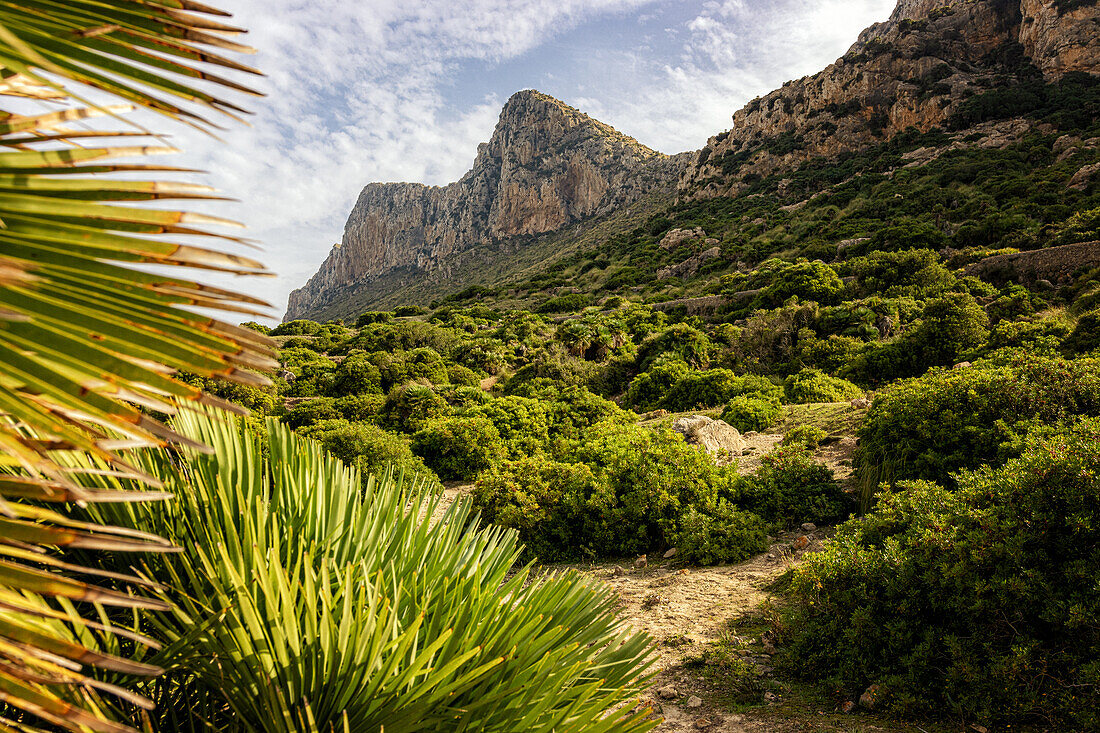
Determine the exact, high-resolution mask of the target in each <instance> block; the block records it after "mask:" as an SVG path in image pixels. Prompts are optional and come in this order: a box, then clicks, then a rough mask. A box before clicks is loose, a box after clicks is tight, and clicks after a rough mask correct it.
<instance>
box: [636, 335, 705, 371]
mask: <svg viewBox="0 0 1100 733" xmlns="http://www.w3.org/2000/svg"><path fill="white" fill-rule="evenodd" d="M712 348H713V346H712V344H711V342H710V339H709V338H707V335H706V334H705V333H703V332H702V331H700V330H699V329H697V328H693V327H692V326H689V325H687V324H686V323H677V324H676V325H674V326H671V327H669V328H667V329H665V330H664V331H662V332H660V333H658V334H656V335H654V336H650V337H649V338H647V339H645V340H644V341H643V342H642V343H641V345H640V346H639V347H638V357H637V366H638V370H639V371H643V372H644V371H647V370H648V369H649V368H650V366H651V365H652V364H653V363H654V362H655V361H656V360H657V359H659V358H660V359H671V358H678V359H679V360H680V361H683V362H685V363H687V365H688V366H691V367H694V368H696V369H700V368H702V367H705V366H706V365H707V362H708V361H709V360H710V354H711V350H712Z"/></svg>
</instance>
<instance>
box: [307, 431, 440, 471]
mask: <svg viewBox="0 0 1100 733" xmlns="http://www.w3.org/2000/svg"><path fill="white" fill-rule="evenodd" d="M299 432H300V433H301V434H302V435H304V436H306V437H307V438H313V439H314V440H316V441H318V442H319V443H321V445H323V446H324V448H325V450H326V451H328V452H329V453H331V454H332V455H334V456H336V457H337V458H339V459H340V460H341V461H343V462H344V463H346V464H348V465H349V466H356V467H357V468H359V469H361V470H362V471H364V472H366V473H372V474H377V475H382V474H384V473H385V469H386V467H387V466H393V467H395V468H396V469H398V470H400V471H404V472H405V473H406V474H408V475H409V476H412V475H413V474H416V475H419V476H422V477H424V478H425V479H426V480H427V481H428V482H429V483H431V484H434V485H436V486H439V479H437V478H436V475H435V473H433V472H432V471H431V470H430V469H429V468H428V467H427V466H426V465H424V462H423V461H421V460H420V459H419V458H418V457H417V456H415V455H413V453H412V450H410V449H409V442H408V440H406V439H404V438H402V437H401V436H398V435H393V434H392V433H387V432H386V431H385V430H383V429H382V428H380V427H378V426H377V425H372V424H370V423H363V422H350V421H348V420H344V419H338V420H321V421H320V422H317V423H315V424H313V425H309V426H306V427H304V428H302V429H301V430H300V431H299Z"/></svg>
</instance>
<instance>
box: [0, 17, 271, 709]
mask: <svg viewBox="0 0 1100 733" xmlns="http://www.w3.org/2000/svg"><path fill="white" fill-rule="evenodd" d="M225 16H226V14H225V13H223V12H221V11H219V10H216V9H213V8H209V7H206V6H203V5H200V4H198V3H194V2H190V0H18V2H16V1H13V0H0V95H7V96H14V97H26V98H32V99H37V100H51V101H54V102H60V103H61V104H60V107H59V108H56V109H53V110H51V111H48V112H44V113H37V114H19V113H16V112H14V111H7V110H5V109H0V703H2V704H3V706H4V708H5V709H2V710H0V716H2V718H4V719H6V720H7V721H8V722H5V723H4V724H3V727H4V729H9V727H10V729H20V730H34V729H35V726H36V725H38V724H39V723H37V722H35V719H38V720H39V721H44V722H46V723H49V724H51V725H53V726H56V727H60V728H64V729H69V730H78V729H79V730H89V729H90V730H101V731H124V730H130V728H129V727H128V726H127V725H125V724H124V723H121V722H118V720H117V719H115V718H114V717H113V716H112V713H111V710H112V706H111V705H110V704H107V703H106V702H105V701H104V700H103V699H101V696H102V695H107V696H110V697H115V698H118V699H120V700H122V701H125V702H126V703H129V704H135V705H138V706H139V707H147V706H148V704H147V702H146V701H144V699H143V698H141V697H140V696H135V695H133V694H132V693H129V692H127V691H126V689H125V688H124V687H122V686H120V685H119V684H115V683H114V682H110V681H106V680H104V679H100V678H98V677H93V676H90V675H89V674H87V673H86V672H85V671H84V670H86V669H88V668H99V669H102V670H104V671H105V672H109V673H111V674H113V675H115V676H118V675H134V674H137V675H149V674H155V673H157V672H158V671H159V668H158V667H156V666H154V665H149V664H146V663H144V662H141V661H128V660H127V659H126V658H125V656H120V654H121V652H122V651H124V650H123V648H122V647H121V646H120V645H119V643H118V641H117V639H122V640H126V643H127V645H128V646H127V647H126V648H127V649H129V650H130V651H132V652H137V653H139V654H140V653H141V652H139V651H138V650H140V648H142V647H143V646H144V645H145V644H146V643H148V642H149V641H151V640H150V639H149V637H148V636H147V635H146V634H143V633H141V632H140V630H139V629H138V628H137V626H136V624H137V623H138V622H139V620H140V619H139V617H136V616H135V617H134V624H135V625H134V626H133V627H132V628H131V627H127V626H120V625H119V624H118V623H117V622H115V621H113V620H108V616H107V615H105V614H106V612H105V611H102V610H100V611H99V612H98V613H99V615H100V620H99V621H94V620H91V619H89V618H85V617H84V616H82V615H81V614H80V613H79V612H78V609H77V608H76V606H75V605H74V604H80V605H85V606H86V605H87V604H96V608H99V609H102V608H103V607H105V606H107V607H111V606H113V607H115V608H154V609H155V608H165V607H166V606H165V604H164V602H163V601H162V600H160V599H158V598H155V597H152V596H150V595H149V591H150V590H151V589H155V586H150V585H149V583H148V582H147V581H145V580H144V579H143V578H141V577H138V576H134V575H133V574H130V573H103V572H100V571H95V570H92V569H91V568H88V567H86V566H78V565H74V564H71V563H68V562H65V561H63V560H61V559H60V558H59V557H58V556H57V552H58V551H59V550H61V549H68V550H69V551H70V552H72V551H77V552H87V551H89V550H96V551H102V550H108V551H111V552H112V553H133V552H149V551H154V552H165V551H171V550H174V549H175V548H174V547H173V546H172V545H170V543H168V542H166V541H164V540H161V539H160V538H158V537H155V536H153V535H150V534H148V533H145V532H134V531H132V530H121V529H118V528H112V527H110V526H103V525H97V524H91V523H83V522H75V521H73V520H71V519H69V518H68V516H67V512H68V511H69V507H71V506H73V505H74V504H78V505H88V504H96V503H100V502H121V503H133V502H142V501H150V500H159V501H163V500H164V499H166V498H168V496H169V495H168V494H166V493H165V492H160V491H157V490H156V489H157V488H159V487H160V484H161V481H160V479H158V478H156V477H154V476H153V475H151V474H150V473H148V471H147V470H146V468H144V467H142V466H141V465H139V464H140V463H141V461H136V460H135V458H134V457H133V455H120V454H119V452H118V451H119V450H121V449H133V448H134V447H149V448H163V447H165V446H168V445H172V444H175V445H179V446H187V447H189V448H191V449H196V450H197V449H203V448H204V446H202V445H201V444H200V443H199V442H197V441H195V440H193V439H191V438H188V437H184V436H182V435H180V434H179V433H177V432H176V431H174V430H173V429H171V428H169V427H168V426H166V425H164V424H162V423H160V422H159V421H157V420H156V419H154V418H152V417H150V415H149V414H148V412H149V411H155V412H159V413H165V414H169V415H172V414H177V413H179V412H180V410H181V408H186V409H194V407H198V406H199V405H206V404H215V405H223V406H224V403H223V402H222V401H220V400H217V399H216V398H213V397H210V396H207V395H204V394H203V393H202V392H200V391H199V390H197V389H195V388H193V387H191V386H190V385H188V384H186V383H184V382H183V381H181V380H179V379H177V378H176V377H175V373H176V371H177V370H181V369H183V370H186V371H187V372H189V373H192V374H197V375H201V376H205V377H217V378H222V379H227V380H234V381H238V382H243V383H246V384H257V383H264V382H265V378H264V377H262V376H260V375H259V374H257V372H256V370H264V369H267V368H270V367H272V366H273V365H274V361H273V360H272V358H271V349H270V345H269V344H268V343H267V342H266V340H265V339H263V338H262V337H260V336H259V335H258V334H255V333H253V332H251V331H246V330H245V329H241V328H238V327H236V326H233V325H230V324H228V323H223V322H221V321H219V320H217V319H215V318H213V317H211V316H208V315H199V314H197V313H195V312H194V311H193V310H191V307H201V308H206V309H214V310H221V311H224V312H229V313H249V314H254V313H257V308H262V307H264V306H265V305H266V304H264V303H263V302H262V301H259V300H257V299H255V298H252V297H249V296H245V295H241V294H237V293H233V292H230V291H226V290H222V289H219V288H212V287H209V286H205V285H202V284H200V283H197V282H193V281H191V280H189V279H186V278H181V277H172V276H168V275H163V274H155V273H152V272H150V271H148V270H141V271H139V270H135V269H133V267H134V266H135V265H160V266H169V267H176V268H178V267H189V268H198V269H207V270H211V271H221V272H231V273H234V274H264V270H263V267H262V265H260V263H258V262H256V261H255V260H253V259H250V258H247V257H240V256H236V255H230V254H225V253H222V252H219V251H218V250H217V249H216V248H204V247H197V246H194V245H185V244H182V243H179V242H175V241H173V239H172V238H173V237H174V236H176V235H189V236H201V237H205V238H207V239H211V240H214V239H221V240H223V241H224V242H227V243H236V242H239V241H240V240H238V239H235V238H233V237H229V236H224V235H216V234H214V233H213V232H212V231H211V230H210V229H209V227H210V226H212V225H213V226H221V225H223V224H225V223H226V222H223V221H221V220H219V219H215V218H213V217H208V216H203V215H200V214H196V213H191V212H185V211H172V210H164V209H149V208H145V207H143V206H142V203H143V202H148V201H164V200H169V201H172V200H176V201H182V202H194V201H202V200H211V199H216V198H218V197H217V196H216V194H215V193H214V192H213V191H212V190H210V189H208V188H206V187H203V186H196V185H194V184H185V183H177V182H172V181H170V180H159V179H158V178H159V176H161V175H163V174H166V173H171V172H175V171H181V170H183V169H181V168H177V167H172V166H163V165H146V164H137V165H134V164H125V163H120V162H118V161H119V160H120V159H124V158H127V157H145V156H149V155H154V154H163V153H173V152H176V151H174V150H173V149H172V148H169V147H166V146H164V145H162V144H160V143H159V142H156V141H153V142H151V143H149V144H143V143H141V142H140V141H138V144H134V143H133V142H131V141H132V139H133V138H134V137H135V136H139V135H148V134H149V133H148V131H146V130H144V129H142V128H140V127H137V126H134V125H130V127H129V128H128V129H116V130H111V129H103V130H80V131H73V130H72V129H71V128H70V125H72V124H74V123H82V122H84V121H87V120H91V119H93V118H97V117H98V118H103V119H106V120H108V121H109V120H112V119H114V120H118V121H121V120H122V117H121V116H122V115H124V114H125V113H126V112H128V111H131V110H132V109H134V108H143V109H147V110H152V111H154V112H157V113H159V114H162V115H165V116H167V117H170V118H172V119H175V120H177V121H181V122H183V123H185V124H189V125H193V126H198V127H200V128H203V129H212V128H213V126H214V125H213V123H212V121H211V119H212V117H211V116H210V114H209V113H213V114H214V115H220V116H224V117H226V118H227V119H232V118H236V117H238V116H239V114H241V113H242V110H241V108H240V107H238V106H237V104H236V103H235V102H234V101H233V100H232V99H230V98H228V97H225V96H222V94H221V92H222V91H224V92H227V93H229V94H231V95H239V94H241V93H244V94H254V93H255V92H253V90H251V89H249V88H248V87H247V86H245V85H243V84H241V83H240V82H238V81H234V80H231V79H228V78H226V77H224V76H221V75H220V74H219V73H215V72H213V71H212V70H213V69H217V68H218V67H221V68H224V69H227V70H232V71H234V72H242V71H244V72H254V70H252V69H250V68H249V67H247V66H245V65H243V64H241V63H239V62H237V61H234V60H232V59H231V58H229V57H227V56H226V55H224V52H226V51H228V52H231V53H240V52H248V51H250V49H248V48H247V47H245V46H242V45H240V44H239V43H237V42H236V41H235V40H231V39H233V38H235V37H236V36H238V35H239V33H240V32H241V31H240V30H239V29H236V28H233V27H232V26H229V25H227V24H226V23H225V22H224V21H223V18H224V17H225ZM211 49H216V50H211ZM90 89H91V90H96V91H97V92H98V93H106V94H108V95H109V96H111V97H113V98H114V99H116V100H118V101H120V102H123V104H112V105H99V104H94V103H91V102H88V101H87V100H86V97H87V96H88V90H90ZM134 171H140V172H144V173H146V174H148V175H149V176H150V179H149V180H143V181H130V180H111V179H108V178H102V177H101V176H102V175H103V174H110V173H122V172H134ZM191 406H194V407H191ZM74 453H75V454H79V453H84V454H86V455H87V456H88V457H89V460H92V461H94V462H95V468H91V467H90V466H88V465H85V466H81V465H80V464H74V463H72V462H71V461H70V460H68V459H70V458H71V457H72V455H74ZM62 464H64V465H62ZM86 471H91V472H92V473H93V475H95V476H97V477H99V479H101V480H110V481H116V482H117V481H119V480H121V479H125V480H127V481H131V482H134V481H136V482H138V484H141V483H144V484H147V485H148V486H149V487H150V488H151V489H153V490H151V491H150V490H144V489H143V488H142V487H141V486H140V485H135V486H131V487H129V488H127V489H123V490H119V489H118V488H117V487H113V488H98V489H97V488H91V489H89V488H86V487H85V486H83V485H82V483H86V479H87V478H88V477H87V476H83V475H82V474H83V473H84V472H86ZM30 502H33V503H30ZM45 505H49V506H51V507H55V508H54V509H44V508H42V507H43V506H45ZM79 575H85V576H90V577H91V578H94V579H97V580H96V581H89V580H83V579H78V577H77V576H79ZM111 618H113V616H111ZM112 639H115V641H112ZM103 645H106V647H107V648H110V649H113V650H114V651H112V652H105V651H101V650H100V647H102V646H103ZM120 681H121V679H120ZM9 724H10V726H9Z"/></svg>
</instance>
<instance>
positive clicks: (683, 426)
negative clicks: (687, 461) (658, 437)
mask: <svg viewBox="0 0 1100 733" xmlns="http://www.w3.org/2000/svg"><path fill="white" fill-rule="evenodd" d="M672 429H673V430H675V431H676V432H678V433H680V434H682V435H683V436H684V439H685V440H686V441H687V442H688V443H691V444H692V445H701V446H703V448H704V449H705V450H706V452H707V453H710V454H711V455H716V454H717V453H718V451H721V450H725V451H729V453H730V455H733V456H739V455H741V452H742V451H743V450H745V440H744V438H742V437H741V433H739V432H738V431H737V428H735V427H733V426H732V425H730V424H729V423H725V422H722V421H721V420H713V419H711V418H709V417H707V416H705V415H692V416H690V417H681V418H680V419H678V420H677V421H676V422H674V423H673V424H672Z"/></svg>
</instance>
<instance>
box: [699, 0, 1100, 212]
mask: <svg viewBox="0 0 1100 733" xmlns="http://www.w3.org/2000/svg"><path fill="white" fill-rule="evenodd" d="M1027 63H1030V64H1031V65H1033V66H1034V67H1035V68H1036V69H1038V71H1040V72H1041V73H1042V74H1043V75H1044V76H1046V77H1047V78H1056V77H1058V76H1061V75H1063V74H1065V73H1067V72H1071V71H1084V72H1088V73H1097V72H1098V71H1100V7H1098V4H1097V2H1096V0H900V2H899V3H898V5H897V7H896V9H895V10H894V12H893V14H892V15H891V16H890V18H889V20H887V21H886V22H883V23H877V24H875V25H873V26H871V27H870V28H868V29H866V30H865V31H863V33H861V34H860V36H859V39H858V40H857V41H856V43H855V44H854V45H853V46H852V47H851V49H849V51H848V52H847V53H846V54H845V55H844V56H843V57H842V58H840V59H838V60H837V61H836V63H834V64H832V65H830V66H829V67H827V68H826V69H825V70H823V71H821V72H819V73H818V74H815V75H813V76H810V77H805V78H802V79H799V80H797V81H793V82H787V83H786V84H784V85H783V87H782V88H781V89H777V90H776V91H774V92H772V93H770V94H768V95H767V96H765V97H762V98H758V99H755V100H753V101H752V102H750V103H749V104H748V105H746V106H745V107H744V108H743V109H741V110H740V111H738V112H737V113H736V114H734V116H733V128H732V130H730V131H728V132H724V133H722V134H720V135H717V136H715V137H713V138H711V139H710V140H709V141H708V142H707V145H706V147H704V148H703V149H702V150H701V151H699V153H698V155H697V156H696V158H695V160H694V162H693V163H692V164H691V165H690V166H689V167H688V169H687V171H685V173H684V176H683V178H682V179H681V181H680V185H679V193H680V196H681V197H684V198H708V197H714V196H728V195H735V194H736V193H737V192H738V191H740V190H741V189H743V188H745V187H746V186H747V185H748V184H749V183H751V182H752V181H753V180H756V179H757V178H758V177H761V176H768V175H771V174H773V173H776V172H778V171H782V170H786V169H793V168H795V167H797V165H798V164H799V163H800V162H802V161H805V160H807V159H809V158H812V157H816V156H826V157H832V156H837V155H839V154H842V153H845V152H849V151H856V150H860V149H863V148H866V147H868V146H870V145H873V144H875V143H876V142H879V141H881V140H882V139H884V138H889V137H890V136H892V135H894V134H895V133H897V132H900V131H902V130H905V129H907V128H909V127H916V128H918V129H919V130H921V131H927V130H929V129H930V128H932V127H933V126H937V125H943V124H944V122H945V121H946V120H948V118H949V117H950V116H951V114H952V113H953V112H954V111H955V110H956V109H957V108H958V105H960V104H962V103H963V101H964V100H965V99H966V98H967V97H969V96H971V95H973V94H975V93H978V92H980V91H982V90H983V89H985V88H987V87H989V86H992V85H994V84H996V83H998V82H1000V81H1003V79H1004V78H1005V77H1006V75H1008V74H1010V73H1012V72H1013V71H1014V70H1016V69H1018V68H1019V67H1020V65H1021V64H1027Z"/></svg>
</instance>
